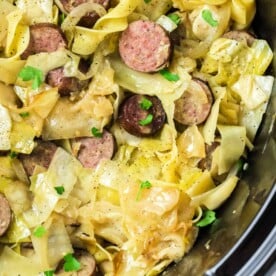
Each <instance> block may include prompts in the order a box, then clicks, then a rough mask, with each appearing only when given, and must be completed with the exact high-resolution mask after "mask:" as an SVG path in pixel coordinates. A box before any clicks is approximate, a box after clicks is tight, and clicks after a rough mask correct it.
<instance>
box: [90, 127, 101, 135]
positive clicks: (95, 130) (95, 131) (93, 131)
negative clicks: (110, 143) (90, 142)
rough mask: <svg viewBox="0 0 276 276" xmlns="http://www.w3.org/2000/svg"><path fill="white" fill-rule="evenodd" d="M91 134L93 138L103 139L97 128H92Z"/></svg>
mask: <svg viewBox="0 0 276 276" xmlns="http://www.w3.org/2000/svg"><path fill="white" fill-rule="evenodd" d="M91 133H92V135H93V136H94V137H98V138H101V137H103V133H102V132H100V130H99V129H98V128H96V127H92V128H91Z"/></svg>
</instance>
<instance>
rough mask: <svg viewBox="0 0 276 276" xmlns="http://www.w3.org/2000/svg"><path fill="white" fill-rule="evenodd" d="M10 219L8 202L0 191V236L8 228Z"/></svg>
mask: <svg viewBox="0 0 276 276" xmlns="http://www.w3.org/2000/svg"><path fill="white" fill-rule="evenodd" d="M11 219H12V214H11V208H10V205H9V202H8V201H7V199H6V198H5V196H4V195H3V194H1V193H0V237H1V236H3V235H4V234H5V233H6V231H7V230H8V228H9V226H10V223H11Z"/></svg>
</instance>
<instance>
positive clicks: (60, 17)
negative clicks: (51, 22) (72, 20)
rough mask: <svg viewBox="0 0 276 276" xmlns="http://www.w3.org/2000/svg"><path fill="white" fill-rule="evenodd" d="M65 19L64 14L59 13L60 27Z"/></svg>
mask: <svg viewBox="0 0 276 276" xmlns="http://www.w3.org/2000/svg"><path fill="white" fill-rule="evenodd" d="M65 17H66V16H65V13H61V14H60V15H59V17H58V19H59V23H60V25H61V24H62V23H63V21H64V19H65Z"/></svg>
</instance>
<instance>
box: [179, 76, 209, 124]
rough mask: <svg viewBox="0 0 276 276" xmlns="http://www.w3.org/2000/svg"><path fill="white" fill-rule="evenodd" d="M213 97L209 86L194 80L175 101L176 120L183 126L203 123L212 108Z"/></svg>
mask: <svg viewBox="0 0 276 276" xmlns="http://www.w3.org/2000/svg"><path fill="white" fill-rule="evenodd" d="M212 103H213V96H212V93H211V91H210V88H209V87H208V85H207V84H206V83H205V82H204V81H202V80H199V79H192V81H191V83H190V86H189V87H188V89H187V90H186V91H185V92H184V93H183V94H182V96H181V97H180V98H179V99H178V100H176V101H175V111H174V119H175V120H176V121H177V122H179V123H180V124H183V125H193V124H196V125H198V124H201V123H203V122H204V121H205V120H206V119H207V117H208V115H209V113H210V111H211V108H212Z"/></svg>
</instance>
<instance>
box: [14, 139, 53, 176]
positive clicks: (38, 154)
mask: <svg viewBox="0 0 276 276" xmlns="http://www.w3.org/2000/svg"><path fill="white" fill-rule="evenodd" d="M56 150H57V146H56V145H55V144H54V143H52V142H48V141H47V142H46V141H41V140H38V141H37V145H36V147H35V148H34V149H33V151H32V153H31V154H20V155H19V159H20V160H21V162H22V164H23V167H24V169H25V171H26V173H27V175H28V176H31V175H32V174H33V172H34V169H35V167H36V166H37V165H39V166H41V167H44V168H46V169H48V168H49V166H50V163H51V161H52V159H53V156H54V154H55V152H56Z"/></svg>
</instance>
